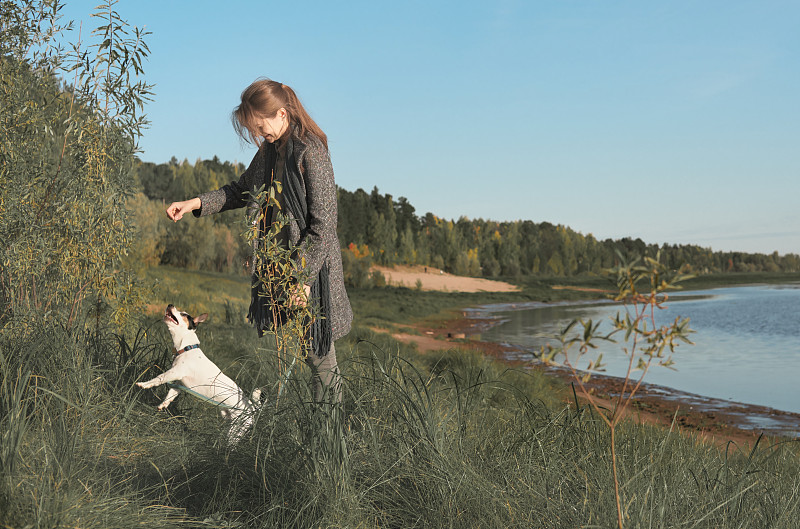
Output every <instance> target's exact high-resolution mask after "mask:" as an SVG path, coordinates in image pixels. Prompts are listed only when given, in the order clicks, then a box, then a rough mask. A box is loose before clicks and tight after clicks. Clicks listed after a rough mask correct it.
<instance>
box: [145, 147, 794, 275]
mask: <svg viewBox="0 0 800 529" xmlns="http://www.w3.org/2000/svg"><path fill="white" fill-rule="evenodd" d="M243 170H244V166H243V165H242V164H234V163H230V162H221V161H220V160H219V159H218V158H217V157H214V158H213V159H211V160H198V161H196V162H195V163H194V164H192V163H190V162H188V161H186V160H184V161H183V162H178V161H177V160H176V159H175V158H173V159H172V160H170V161H169V162H167V163H163V164H154V163H150V162H138V163H137V164H136V166H135V168H134V174H135V179H136V181H137V183H138V185H139V186H140V188H141V189H142V193H141V194H140V195H139V196H138V198H137V199H136V200H135V201H133V202H132V204H133V206H134V209H138V210H139V214H137V217H138V218H140V219H142V225H141V226H140V229H141V230H142V236H143V238H144V239H146V240H147V241H148V242H146V243H145V244H147V245H148V246H149V248H148V249H146V250H145V252H144V254H143V260H144V261H146V262H148V263H150V264H159V263H160V264H168V265H174V266H184V267H197V268H209V269H213V270H217V271H220V272H237V271H239V272H242V273H244V272H243V271H244V270H246V266H244V263H246V261H247V259H248V258H249V255H250V249H249V248H248V247H247V245H246V244H245V243H244V241H243V238H242V237H240V236H239V234H240V233H241V232H242V231H243V229H244V225H243V224H242V222H243V221H242V219H243V216H242V215H241V212H239V213H237V212H235V211H233V212H226V213H224V214H221V215H215V216H213V217H210V218H204V219H199V220H197V221H194V222H184V223H178V224H177V225H176V226H171V227H170V228H169V229H167V227H166V226H167V223H168V222H169V221H168V220H167V219H166V217H165V216H164V214H163V208H164V206H165V204H167V203H169V202H171V201H173V200H183V199H185V198H187V197H192V196H196V195H197V194H199V193H201V192H204V191H207V190H211V189H216V188H218V187H220V186H222V185H224V184H226V183H228V182H230V181H231V180H236V179H238V177H239V175H240V174H241V172H242V171H243ZM338 200H339V208H338V209H339V219H338V220H339V225H338V233H339V242H340V244H341V247H342V252H343V258H344V261H345V268H346V275H347V277H348V281H349V282H350V283H351V284H356V285H358V284H366V283H368V282H369V281H370V277H369V274H370V272H369V269H370V266H371V265H372V264H379V265H385V266H392V265H395V264H403V265H422V266H428V267H431V268H434V269H441V270H444V271H446V272H450V273H454V274H459V275H469V276H479V277H489V278H491V277H519V276H527V275H544V276H575V275H581V274H599V273H601V272H602V270H603V269H606V268H609V267H611V266H613V265H614V263H615V260H616V258H617V252H618V251H619V252H622V253H623V254H626V255H632V254H635V255H654V254H655V253H656V252H658V251H660V252H661V256H662V260H663V262H665V263H666V264H667V265H668V266H670V267H672V268H677V267H679V266H681V265H682V264H688V265H689V266H690V267H691V268H692V270H693V272H694V273H698V274H704V273H728V272H794V271H798V270H800V256H798V255H797V254H786V255H779V254H778V253H777V252H774V253H772V254H760V253H747V252H722V251H713V250H712V249H711V248H704V247H701V246H697V245H691V244H654V243H646V242H644V241H642V240H641V239H639V238H637V239H631V238H622V239H605V240H598V239H596V238H595V237H593V236H592V235H591V234H587V235H584V234H582V233H579V232H577V231H575V230H573V229H571V228H569V227H568V226H562V225H554V224H551V223H549V222H533V221H531V220H520V221H509V222H498V221H493V220H485V219H482V218H477V219H469V218H467V217H461V218H459V219H458V220H448V219H443V218H441V217H438V216H436V215H435V214H433V213H430V212H429V213H426V214H425V215H422V216H420V215H417V213H416V209H415V208H414V206H413V205H412V204H411V203H409V201H408V199H406V198H405V197H399V198H398V199H397V200H395V199H394V198H393V197H392V195H390V194H382V193H381V192H380V191H379V190H378V188H377V187H375V188H373V189H372V191H371V192H369V193H368V192H366V191H364V190H363V189H357V190H355V191H348V190H346V189H343V188H338Z"/></svg>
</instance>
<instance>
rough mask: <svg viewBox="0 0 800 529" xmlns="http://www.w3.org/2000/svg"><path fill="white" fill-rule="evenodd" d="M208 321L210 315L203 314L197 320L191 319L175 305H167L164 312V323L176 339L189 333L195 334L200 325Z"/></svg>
mask: <svg viewBox="0 0 800 529" xmlns="http://www.w3.org/2000/svg"><path fill="white" fill-rule="evenodd" d="M207 319H208V313H203V314H201V315H199V316H197V317H196V318H193V317H191V316H190V315H189V314H187V313H186V312H182V311H180V310H178V309H177V308H176V307H175V305H173V304H171V303H170V304H169V305H167V309H166V310H165V311H164V323H166V324H167V329H169V332H170V334H172V336H173V337H174V338H177V337H179V336H182V335H184V334H185V333H187V332H194V331H195V330H196V329H197V325H198V324H199V323H203V322H204V321H206V320H207Z"/></svg>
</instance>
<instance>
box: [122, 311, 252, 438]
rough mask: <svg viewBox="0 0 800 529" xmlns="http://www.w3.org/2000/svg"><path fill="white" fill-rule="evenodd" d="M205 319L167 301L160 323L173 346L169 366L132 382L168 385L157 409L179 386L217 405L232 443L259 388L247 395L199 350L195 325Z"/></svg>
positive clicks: (249, 413) (145, 385) (163, 406)
mask: <svg viewBox="0 0 800 529" xmlns="http://www.w3.org/2000/svg"><path fill="white" fill-rule="evenodd" d="M207 319H208V314H207V313H204V314H201V315H199V316H197V317H196V318H192V317H191V316H190V315H189V314H187V313H185V312H181V311H180V310H178V309H177V308H175V306H174V305H172V304H169V305H167V309H166V310H165V311H164V323H165V324H166V325H167V329H169V333H170V335H171V336H172V343H173V345H174V346H175V356H174V357H173V359H172V367H170V369H169V370H167V371H165V372H163V373H162V374H160V375H158V376H157V377H155V378H153V379H151V380H148V381H146V382H137V383H136V385H137V386H139V387H140V388H145V389H146V388H152V387H155V386H160V385H161V384H168V385H169V386H170V389H169V392H167V396H166V398H165V399H164V401H163V402H162V403H161V404H159V405H158V410H164V409H166V407H167V406H169V405H170V403H171V402H172V401H173V400H175V397H177V396H178V395H179V393H180V391H181V390H183V391H187V392H189V393H191V394H193V395H194V396H196V397H198V398H200V399H202V400H205V401H206V402H209V403H210V404H213V405H216V406H218V407H219V411H220V413H221V414H222V417H223V418H225V419H227V420H228V421H230V423H231V425H230V429H229V431H228V442H229V443H231V444H232V445H235V444H236V443H237V442H238V441H239V439H241V437H242V435H244V433H245V432H246V431H247V430H248V428H250V426H251V425H252V423H253V415H254V414H255V412H256V411H257V404H258V402H259V397H260V396H261V390H259V389H256V390H255V391H253V394H252V395H251V396H250V398H248V397H247V396H246V395H245V394H244V392H243V391H242V389H241V388H240V387H239V386H237V385H236V382H234V381H233V380H231V378H230V377H228V376H227V375H225V373H223V372H222V370H220V368H218V367H217V366H216V364H214V362H212V361H211V360H209V359H208V357H207V356H206V355H204V354H203V351H201V350H200V340H199V339H198V337H197V333H196V330H197V325H198V324H200V323H202V322H204V321H206V320H207ZM175 382H178V383H179V384H175Z"/></svg>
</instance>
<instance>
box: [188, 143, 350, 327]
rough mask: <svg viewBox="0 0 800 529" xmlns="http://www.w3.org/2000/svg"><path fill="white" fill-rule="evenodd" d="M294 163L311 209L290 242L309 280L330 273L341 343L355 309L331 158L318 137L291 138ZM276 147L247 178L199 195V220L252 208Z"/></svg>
mask: <svg viewBox="0 0 800 529" xmlns="http://www.w3.org/2000/svg"><path fill="white" fill-rule="evenodd" d="M292 140H293V143H294V158H295V160H296V161H297V169H298V171H299V174H300V175H301V177H302V178H301V181H302V185H303V187H304V192H305V196H306V202H307V204H308V217H307V219H306V225H307V227H306V229H305V230H303V231H302V232H301V231H300V228H299V226H298V225H297V222H296V221H295V220H292V221H290V222H289V238H290V240H291V242H292V244H293V245H294V246H296V247H297V248H298V259H297V262H303V261H302V258H305V263H306V270H305V271H306V272H308V277H316V275H317V274H318V273H319V271H320V269H321V268H322V266H323V264H324V263H327V264H328V268H329V269H330V281H329V284H330V294H331V298H330V299H331V309H330V311H331V312H330V315H329V318H330V320H331V321H330V323H331V333H332V339H333V340H337V339H339V338H341V337H342V336H344V335H346V334H347V333H348V332H349V331H350V326H351V324H352V321H353V310H352V308H351V307H350V300H349V299H348V297H347V291H346V290H345V288H344V272H343V270H342V253H341V249H340V247H339V238H338V236H337V234H336V222H337V210H336V183H335V182H334V179H333V166H332V164H331V158H330V154H329V153H328V150H327V149H326V148H325V145H324V144H323V143H322V141H320V140H319V138H317V137H316V136H314V135H313V134H308V135H307V136H306V137H305V138H303V139H300V138H298V137H297V135H296V134H294V135H293V137H292ZM269 148H274V147H273V146H272V145H271V144H264V145H263V147H262V148H261V149H259V151H258V152H257V153H256V155H255V156H254V157H253V160H252V161H251V162H250V166H249V167H248V168H247V170H246V171H245V172H244V173H242V176H241V177H240V178H239V181H238V182H231V183H230V184H228V185H225V186H222V187H221V188H220V189H217V190H216V191H211V192H208V193H203V194H202V195H200V196H199V198H200V202H201V207H200V209H199V210H195V211H194V212H193V213H194V216H196V217H204V216H206V215H212V214H214V213H218V212H220V211H226V210H229V209H234V208H241V207H245V206H248V205H250V200H249V195H248V193H253V192H255V191H257V190H258V189H259V188H260V187H261V186H263V185H269V182H265V181H264V179H265V171H264V163H265V155H264V149H269Z"/></svg>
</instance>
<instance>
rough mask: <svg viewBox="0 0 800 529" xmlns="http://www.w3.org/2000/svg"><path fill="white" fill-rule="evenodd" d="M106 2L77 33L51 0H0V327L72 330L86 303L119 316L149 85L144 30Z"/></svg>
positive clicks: (128, 280)
mask: <svg viewBox="0 0 800 529" xmlns="http://www.w3.org/2000/svg"><path fill="white" fill-rule="evenodd" d="M116 3H117V1H116V0H110V1H108V2H106V3H103V4H101V5H100V6H98V7H97V8H95V11H94V13H93V14H92V20H93V21H95V22H96V24H97V25H96V27H95V28H94V29H92V30H89V29H87V28H83V27H77V28H76V27H74V26H73V25H72V24H71V23H70V24H62V23H61V16H60V10H61V8H62V5H61V4H60V3H59V2H58V0H51V1H48V0H18V1H5V2H0V10H1V11H2V12H1V13H0V14H2V17H0V19H1V20H2V22H1V24H2V32H0V130H2V136H0V240H2V241H3V242H2V246H0V266H1V267H2V268H1V269H0V306H1V307H2V308H0V310H2V314H0V327H2V328H8V326H10V325H11V326H14V327H17V328H27V327H29V325H30V323H31V322H33V321H34V320H35V321H37V322H40V321H41V319H42V318H45V319H51V320H58V321H59V322H61V323H63V324H65V325H66V326H67V327H70V328H72V327H74V326H75V325H76V322H79V321H85V320H83V317H85V315H86V314H87V310H88V309H89V308H90V307H91V308H94V309H96V310H95V313H99V309H100V307H108V308H110V314H109V316H110V318H111V319H112V320H114V321H117V322H121V321H124V320H125V319H126V317H127V316H128V311H129V309H130V306H131V301H132V299H133V298H134V296H133V295H132V293H133V292H134V290H133V288H132V285H133V284H134V281H133V279H132V277H131V276H130V274H126V273H125V270H124V267H123V266H122V262H123V259H124V257H125V255H126V252H127V249H128V247H129V245H130V242H131V233H132V230H131V226H130V223H129V222H128V219H127V218H126V209H125V200H126V199H127V197H128V196H130V195H131V193H132V181H131V178H130V170H131V166H132V163H133V159H134V158H133V157H134V153H135V152H136V148H137V147H136V145H137V141H138V139H139V137H140V134H141V131H142V127H143V126H144V125H145V124H146V122H145V119H144V116H143V114H142V113H141V111H142V107H143V103H144V102H145V100H146V99H147V98H148V96H149V94H150V90H151V87H150V86H149V85H147V84H146V83H145V82H144V81H142V80H140V77H141V76H142V75H143V72H142V63H143V61H144V59H145V58H146V57H147V55H148V48H147V46H146V44H145V43H144V41H143V37H144V36H145V35H146V33H145V32H143V31H140V30H139V29H137V28H130V26H129V25H128V24H127V23H126V22H125V21H124V20H123V19H122V18H121V17H120V16H119V14H118V13H117V12H116V11H115V5H116ZM76 33H77V36H76V38H73V43H72V44H69V45H67V46H65V45H64V44H62V40H64V37H65V36H71V35H76ZM64 80H66V81H64ZM98 321H99V320H98ZM37 324H38V323H37Z"/></svg>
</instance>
